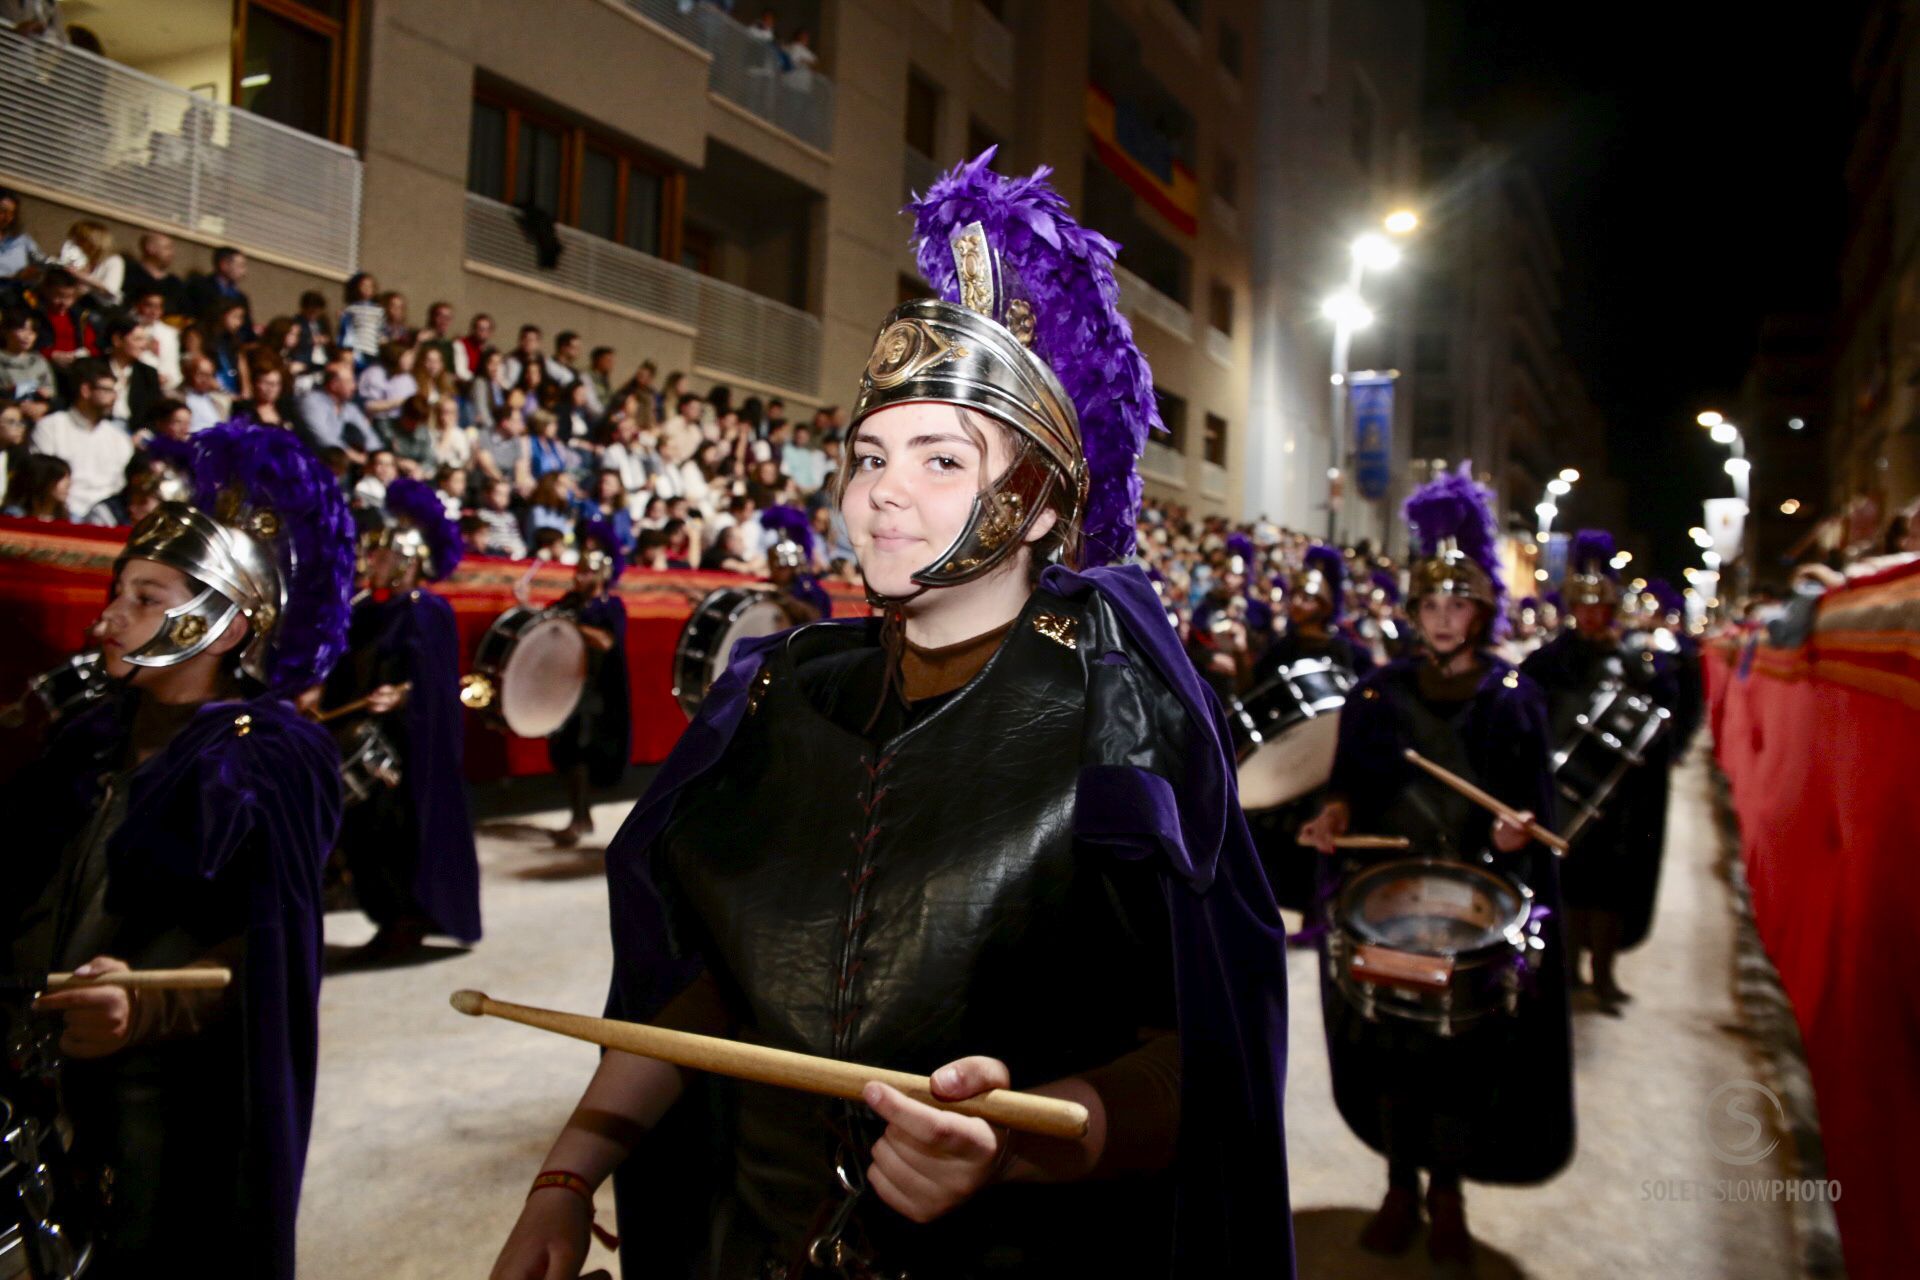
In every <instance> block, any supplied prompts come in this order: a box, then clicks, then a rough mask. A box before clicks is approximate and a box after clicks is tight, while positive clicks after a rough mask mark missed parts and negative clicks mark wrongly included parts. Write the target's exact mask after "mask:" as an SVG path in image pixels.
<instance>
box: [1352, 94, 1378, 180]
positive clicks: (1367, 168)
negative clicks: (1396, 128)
mask: <svg viewBox="0 0 1920 1280" xmlns="http://www.w3.org/2000/svg"><path fill="white" fill-rule="evenodd" d="M1373 117H1374V110H1373V94H1372V93H1371V92H1370V91H1369V90H1368V89H1367V86H1366V85H1364V84H1362V83H1361V82H1360V81H1359V80H1358V79H1356V80H1355V81H1354V82H1353V117H1352V119H1351V120H1350V121H1349V122H1348V124H1349V127H1350V128H1351V130H1352V136H1351V137H1350V138H1349V140H1348V141H1349V144H1350V145H1351V147H1352V149H1353V162H1354V163H1355V164H1357V165H1359V166H1360V169H1361V172H1363V173H1372V172H1373V131H1374V120H1373Z"/></svg>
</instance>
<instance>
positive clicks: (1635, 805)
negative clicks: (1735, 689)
mask: <svg viewBox="0 0 1920 1280" xmlns="http://www.w3.org/2000/svg"><path fill="white" fill-rule="evenodd" d="M1614 554H1615V548H1614V540H1613V535H1612V534H1610V533H1607V532H1606V531H1605V530H1601V529H1582V530H1580V531H1578V532H1577V533H1575V534H1574V536H1573V542H1572V546H1571V548H1570V550H1569V553H1568V558H1567V569H1568V572H1567V580H1566V582H1565V583H1564V584H1563V586H1562V590H1561V594H1562V596H1563V597H1564V599H1565V601H1566V604H1567V608H1568V609H1569V610H1570V611H1571V612H1572V614H1573V625H1572V626H1571V627H1569V628H1568V629H1567V630H1565V631H1563V632H1561V633H1560V634H1559V635H1558V636H1556V637H1554V638H1553V639H1552V640H1549V641H1547V642H1546V643H1545V644H1543V645H1542V646H1541V647H1540V648H1539V649H1538V650H1536V651H1535V652H1534V653H1533V654H1532V656H1530V657H1529V658H1528V659H1527V660H1526V662H1525V663H1524V664H1522V666H1521V668H1520V669H1521V671H1523V672H1525V673H1526V674H1527V675H1528V676H1530V677H1531V678H1532V679H1533V680H1534V681H1535V682H1536V683H1538V684H1539V685H1540V686H1541V687H1542V688H1543V689H1544V690H1545V691H1546V695H1547V708H1548V722H1549V725H1550V727H1551V730H1552V734H1553V738H1552V741H1553V744H1554V746H1555V747H1556V748H1558V749H1559V750H1558V752H1557V754H1556V757H1555V758H1556V760H1557V761H1558V762H1559V768H1558V771H1557V773H1556V782H1557V783H1558V784H1559V787H1558V795H1557V797H1556V798H1557V800H1558V802H1559V817H1558V819H1557V826H1558V828H1559V829H1561V830H1563V831H1568V830H1573V829H1575V822H1576V818H1580V817H1581V815H1582V810H1583V809H1585V810H1587V813H1586V816H1585V817H1584V819H1583V820H1582V821H1580V822H1579V825H1578V835H1577V836H1576V837H1575V838H1574V841H1573V848H1572V850H1571V851H1570V853H1569V855H1568V857H1567V865H1566V870H1565V874H1564V876H1563V877H1562V880H1563V884H1564V888H1565V891H1566V898H1567V938H1568V944H1569V946H1570V948H1571V951H1572V956H1573V964H1572V980H1573V984H1574V986H1575V988H1576V989H1580V988H1585V987H1587V986H1589V985H1591V987H1592V991H1593V995H1594V997H1595V999H1596V1000H1597V1001H1598V1004H1599V1009H1600V1011H1601V1012H1602V1013H1606V1014H1609V1015H1611V1016H1615V1017H1617V1016H1619V1013H1620V1006H1621V1005H1622V1004H1623V1003H1625V1002H1626V1001H1627V1000H1629V999H1631V997H1630V996H1629V995H1628V993H1627V992H1626V991H1624V990H1623V989H1622V988H1621V986H1620V983H1619V978H1618V976H1617V975H1616V974H1615V972H1614V962H1615V960H1616V958H1617V957H1618V956H1619V954H1620V953H1621V952H1622V951H1625V950H1629V949H1631V948H1633V947H1635V946H1638V945H1639V944H1640V943H1641V942H1642V941H1644V940H1645V938H1646V936H1647V934H1648V932H1649V931H1650V929H1651V928H1652V925H1653V904H1654V897H1655V894H1656V893H1657V891H1658V889H1659V884H1660V863H1661V854H1662V851H1663V848H1664V845H1665V833H1666V808H1667V805H1666V802H1667V774H1668V770H1669V768H1670V767H1671V764H1672V761H1671V759H1670V757H1669V755H1668V751H1667V744H1668V743H1669V742H1670V741H1672V740H1673V738H1672V737H1671V735H1669V734H1668V733H1667V732H1666V731H1665V724H1664V721H1666V720H1668V719H1670V718H1671V710H1672V708H1673V707H1675V706H1676V705H1677V704H1678V703H1679V700H1680V688H1679V680H1678V672H1677V670H1676V664H1675V661H1674V655H1672V654H1668V653H1663V652H1660V651H1659V650H1657V649H1655V648H1652V647H1650V646H1648V647H1637V648H1632V649H1629V648H1627V647H1625V646H1623V645H1622V643H1621V632H1620V629H1619V617H1618V615H1619V611H1620V600H1621V592H1620V583H1619V572H1618V570H1616V569H1615V568H1614V567H1613V559H1614ZM1634 694H1639V695H1641V697H1642V699H1643V701H1639V702H1635V701H1634V699H1633V696H1632V695H1634ZM1636 707H1640V708H1644V709H1645V711H1647V712H1650V713H1652V714H1651V717H1649V716H1648V715H1646V714H1638V713H1636V710H1635V708H1636ZM1663 712H1664V713H1665V714H1664V715H1663V714H1661V713H1663ZM1582 717H1585V721H1584V722H1583V721H1582ZM1623 717H1624V718H1625V720H1632V721H1633V724H1632V725H1631V726H1629V725H1628V724H1626V723H1625V721H1624V720H1623ZM1589 728H1597V729H1605V730H1607V731H1608V732H1609V734H1610V735H1611V736H1612V737H1613V738H1614V739H1615V740H1616V741H1619V742H1622V743H1624V744H1625V745H1626V746H1627V748H1628V750H1629V751H1630V752H1631V755H1628V756H1627V757H1626V758H1625V759H1622V758H1621V757H1622V755H1623V754H1624V753H1621V752H1616V751H1615V750H1614V749H1613V748H1612V747H1611V745H1610V744H1607V743H1606V740H1605V739H1604V738H1602V737H1600V736H1599V735H1598V734H1596V733H1592V732H1588V731H1587V730H1588V729H1589ZM1643 735H1650V740H1649V741H1647V743H1646V744H1645V745H1644V746H1638V745H1637V739H1638V738H1639V737H1640V736H1643ZM1589 760H1596V761H1598V762H1599V763H1598V764H1597V765H1590V764H1588V761H1589ZM1623 765H1624V767H1625V773H1624V774H1623V775H1621V776H1620V778H1619V781H1618V783H1617V784H1616V785H1614V786H1613V788H1612V790H1611V791H1610V792H1606V793H1604V794H1601V793H1599V789H1598V788H1596V786H1595V782H1596V781H1597V780H1603V779H1606V778H1608V777H1609V776H1610V775H1612V774H1613V773H1614V771H1615V770H1616V769H1618V768H1620V767H1622V766H1623ZM1596 810H1597V811H1596ZM1583 955H1590V956H1591V957H1592V960H1591V963H1592V970H1593V971H1592V978H1591V983H1590V984H1589V982H1588V980H1587V977H1586V975H1584V974H1582V973H1581V963H1580V961H1581V959H1582V956H1583Z"/></svg>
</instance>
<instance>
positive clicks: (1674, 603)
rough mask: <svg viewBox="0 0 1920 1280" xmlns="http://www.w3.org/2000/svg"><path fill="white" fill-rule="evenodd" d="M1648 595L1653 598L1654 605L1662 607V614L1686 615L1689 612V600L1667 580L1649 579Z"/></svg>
mask: <svg viewBox="0 0 1920 1280" xmlns="http://www.w3.org/2000/svg"><path fill="white" fill-rule="evenodd" d="M1647 594H1648V595H1650V596H1652V597H1653V599H1654V603H1656V604H1658V605H1659V606H1660V612H1662V613H1685V612H1686V611H1687V598H1686V597H1685V596H1683V595H1681V594H1680V591H1679V589H1678V588H1677V587H1675V586H1674V585H1673V584H1672V583H1671V582H1668V581H1667V580H1666V579H1665V578H1649V579H1648V580H1647Z"/></svg>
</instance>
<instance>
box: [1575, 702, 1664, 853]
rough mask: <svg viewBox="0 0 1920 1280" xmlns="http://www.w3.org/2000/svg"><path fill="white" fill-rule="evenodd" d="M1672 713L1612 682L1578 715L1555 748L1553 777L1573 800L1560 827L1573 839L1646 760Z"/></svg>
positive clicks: (1602, 809) (1601, 810)
mask: <svg viewBox="0 0 1920 1280" xmlns="http://www.w3.org/2000/svg"><path fill="white" fill-rule="evenodd" d="M1672 719H1673V713H1672V712H1670V711H1668V710H1667V709H1666V708H1665V707H1663V706H1661V705H1660V704H1659V703H1657V702H1655V701H1654V700H1653V699H1652V698H1649V697H1647V696H1646V695H1645V694H1643V693H1636V692H1634V691H1633V690H1631V689H1629V688H1627V687H1626V686H1624V685H1621V684H1617V683H1613V682H1611V681H1610V682H1608V683H1605V684H1602V685H1601V686H1600V687H1599V688H1598V689H1596V690H1594V693H1593V701H1592V702H1591V703H1590V704H1589V705H1588V707H1587V709H1586V710H1585V711H1584V712H1582V713H1581V714H1580V715H1578V716H1576V717H1575V718H1574V725H1573V732H1572V733H1571V734H1570V735H1569V736H1568V738H1567V741H1566V742H1565V744H1564V745H1562V746H1561V747H1560V748H1559V750H1557V751H1555V752H1554V753H1553V783H1554V786H1555V787H1557V788H1558V789H1559V791H1560V794H1561V795H1563V796H1565V797H1566V798H1567V799H1568V800H1570V801H1572V802H1573V804H1574V806H1575V810H1574V814H1573V817H1572V818H1571V820H1570V821H1568V822H1567V823H1566V825H1565V829H1564V830H1563V831H1562V832H1561V833H1560V834H1561V835H1563V836H1565V837H1566V838H1567V839H1569V840H1571V839H1573V837H1574V836H1575V835H1577V834H1579V832H1580V830H1581V829H1582V828H1584V827H1585V826H1586V825H1587V824H1588V823H1590V822H1592V821H1593V820H1594V819H1595V818H1597V817H1599V816H1600V814H1601V813H1602V812H1603V811H1604V809H1605V807H1606V803H1607V799H1608V797H1609V796H1611V795H1612V794H1613V791H1614V788H1615V787H1617V786H1619V785H1620V780H1621V779H1622V778H1624V777H1626V776H1627V770H1629V769H1633V768H1636V767H1638V766H1639V765H1640V764H1642V763H1643V762H1644V761H1645V760H1646V752H1647V749H1648V748H1650V747H1651V746H1652V745H1653V744H1654V742H1655V741H1657V740H1658V739H1659V737H1660V735H1661V734H1663V733H1665V732H1666V730H1667V725H1668V723H1669V722H1670V721H1671V720H1672Z"/></svg>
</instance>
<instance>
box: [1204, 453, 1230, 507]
mask: <svg viewBox="0 0 1920 1280" xmlns="http://www.w3.org/2000/svg"><path fill="white" fill-rule="evenodd" d="M1200 494H1201V496H1202V497H1207V498H1219V499H1223V500H1224V499H1225V498H1226V496H1227V469H1226V468H1225V467H1223V466H1221V465H1220V464H1219V463H1217V462H1203V463H1201V464H1200Z"/></svg>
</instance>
